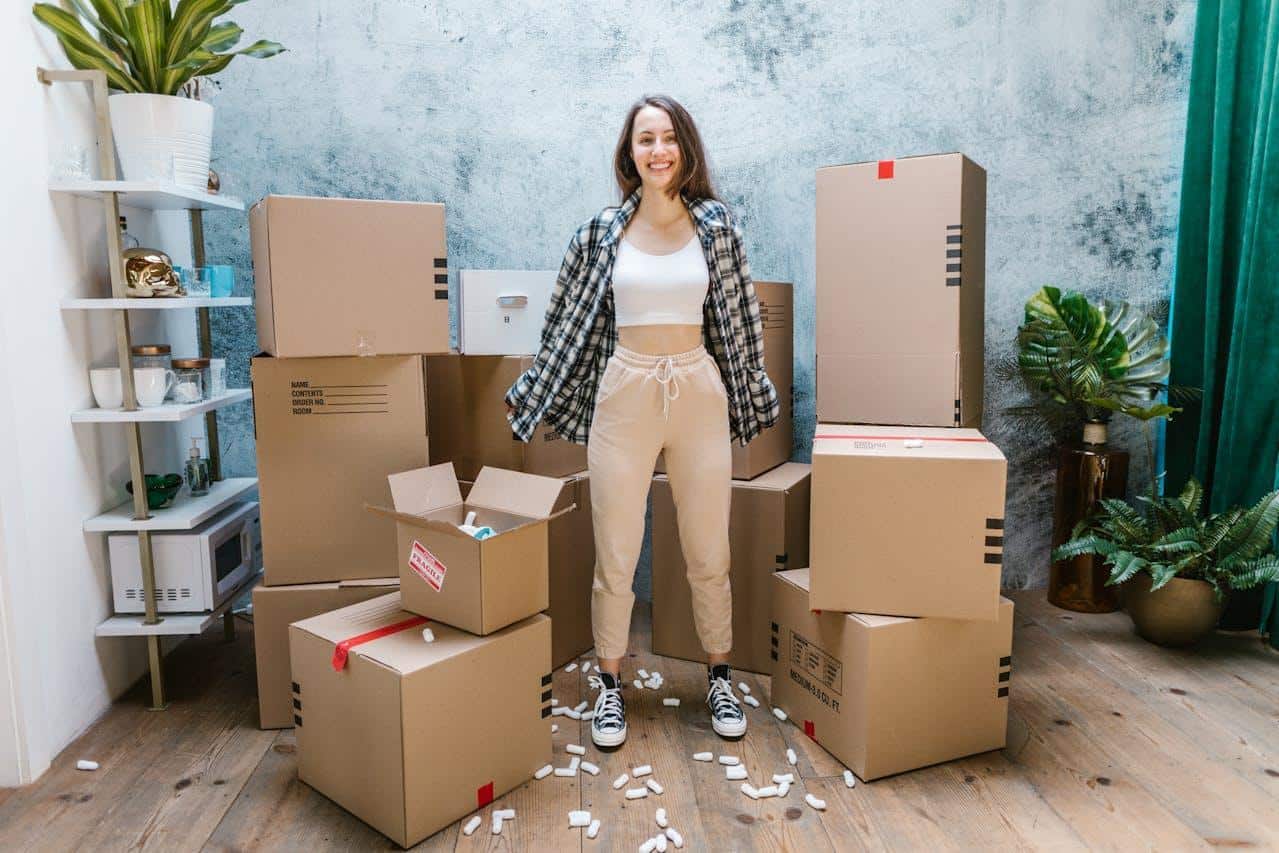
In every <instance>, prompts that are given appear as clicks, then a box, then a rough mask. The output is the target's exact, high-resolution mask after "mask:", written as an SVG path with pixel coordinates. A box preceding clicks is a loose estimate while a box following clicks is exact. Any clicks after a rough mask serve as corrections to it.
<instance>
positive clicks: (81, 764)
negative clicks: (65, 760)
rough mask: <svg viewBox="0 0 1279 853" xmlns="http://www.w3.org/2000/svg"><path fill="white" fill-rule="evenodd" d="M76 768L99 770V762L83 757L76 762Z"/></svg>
mask: <svg viewBox="0 0 1279 853" xmlns="http://www.w3.org/2000/svg"><path fill="white" fill-rule="evenodd" d="M75 769H76V770H97V769H98V762H96V761H90V760H89V759H87V758H81V759H80V760H79V761H77V762H76V763H75Z"/></svg>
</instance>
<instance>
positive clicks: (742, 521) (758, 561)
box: [652, 462, 810, 672]
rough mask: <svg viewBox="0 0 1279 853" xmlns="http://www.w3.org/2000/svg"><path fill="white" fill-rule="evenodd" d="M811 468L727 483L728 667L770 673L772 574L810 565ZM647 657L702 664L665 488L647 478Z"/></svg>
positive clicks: (791, 466)
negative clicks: (649, 625) (650, 548)
mask: <svg viewBox="0 0 1279 853" xmlns="http://www.w3.org/2000/svg"><path fill="white" fill-rule="evenodd" d="M809 471H810V469H809V466H808V465H803V464H800V463H798V462H787V463H785V464H784V465H782V466H780V467H778V468H774V469H773V470H771V471H769V472H768V473H766V474H761V475H760V476H758V477H756V478H755V479H753V480H743V481H738V482H734V483H733V504H732V509H731V510H730V514H729V521H728V539H729V549H730V551H731V553H732V565H731V567H730V568H729V582H730V583H731V584H732V588H733V653H732V656H731V657H730V658H729V663H731V664H732V665H733V666H734V667H736V668H738V669H745V670H750V671H751V672H769V671H770V670H771V669H772V658H771V656H770V655H769V651H770V648H771V647H770V646H769V639H770V636H769V631H768V624H769V619H770V617H771V613H772V595H773V586H772V575H773V573H774V572H776V571H778V570H780V569H791V568H795V567H797V566H806V565H808V502H809ZM652 498H653V652H654V654H659V655H666V656H667V657H675V658H684V659H685V660H695V661H705V660H706V653H705V651H703V649H702V643H701V641H700V640H699V639H698V637H697V629H696V626H695V625H694V623H693V600H692V595H691V593H690V591H689V588H688V578H687V576H686V572H687V568H686V566H685V563H684V554H683V552H682V551H681V550H680V541H679V528H678V526H677V524H676V514H675V502H674V500H673V498H672V495H671V484H670V482H669V481H668V480H667V479H666V477H665V476H663V475H658V476H656V477H654V478H653V489H652Z"/></svg>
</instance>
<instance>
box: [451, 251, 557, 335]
mask: <svg viewBox="0 0 1279 853" xmlns="http://www.w3.org/2000/svg"><path fill="white" fill-rule="evenodd" d="M558 275H559V271H558V270H462V272H461V273H460V274H459V275H458V286H457V294H458V310H457V314H458V333H457V348H458V349H459V350H460V351H461V352H463V353H466V354H467V355H534V354H536V353H537V350H538V346H539V345H540V344H541V340H542V323H543V321H544V320H545V318H546V307H547V305H548V304H549V303H550V301H551V292H552V291H553V290H554V289H555V280H556V278H557V277H558Z"/></svg>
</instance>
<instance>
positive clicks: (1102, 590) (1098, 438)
mask: <svg viewBox="0 0 1279 853" xmlns="http://www.w3.org/2000/svg"><path fill="white" fill-rule="evenodd" d="M1127 489H1128V453H1127V451H1123V450H1113V449H1111V448H1109V447H1107V446H1106V425H1105V424H1097V423H1090V424H1086V425H1085V426H1084V441H1082V442H1080V443H1079V444H1071V445H1066V446H1064V447H1062V448H1061V449H1060V450H1059V451H1058V456H1057V495H1056V500H1055V501H1054V505H1053V538H1052V547H1053V548H1056V547H1057V546H1058V545H1060V544H1062V543H1063V542H1065V541H1066V540H1068V539H1069V538H1070V532H1071V530H1073V529H1074V527H1075V525H1076V524H1078V523H1079V522H1080V521H1081V520H1083V518H1084V516H1086V515H1087V514H1088V513H1089V512H1091V511H1092V509H1093V507H1095V506H1096V505H1097V502H1098V501H1099V500H1100V499H1101V498H1121V499H1122V498H1123V497H1124V494H1125V492H1126V491H1127ZM1109 577H1110V569H1109V568H1108V567H1107V566H1106V564H1105V562H1104V560H1103V559H1102V558H1101V557H1098V556H1095V555H1092V554H1083V555H1080V556H1078V557H1075V558H1073V559H1070V560H1059V561H1057V562H1055V563H1053V564H1052V567H1051V568H1050V569H1049V573H1048V601H1049V602H1051V603H1052V604H1055V605H1057V606H1058V607H1061V608H1063V609H1065V610H1073V611H1075V612H1077V613H1110V612H1112V611H1115V610H1118V609H1119V588H1118V587H1113V586H1106V579H1107V578H1109Z"/></svg>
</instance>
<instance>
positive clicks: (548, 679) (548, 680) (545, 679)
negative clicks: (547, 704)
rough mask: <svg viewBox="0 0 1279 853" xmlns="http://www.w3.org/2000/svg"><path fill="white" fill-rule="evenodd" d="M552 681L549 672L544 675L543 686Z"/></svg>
mask: <svg viewBox="0 0 1279 853" xmlns="http://www.w3.org/2000/svg"><path fill="white" fill-rule="evenodd" d="M550 683H551V674H550V673H549V672H548V673H547V674H546V675H543V676H542V686H543V687H545V686H546V685H548V684H550Z"/></svg>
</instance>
